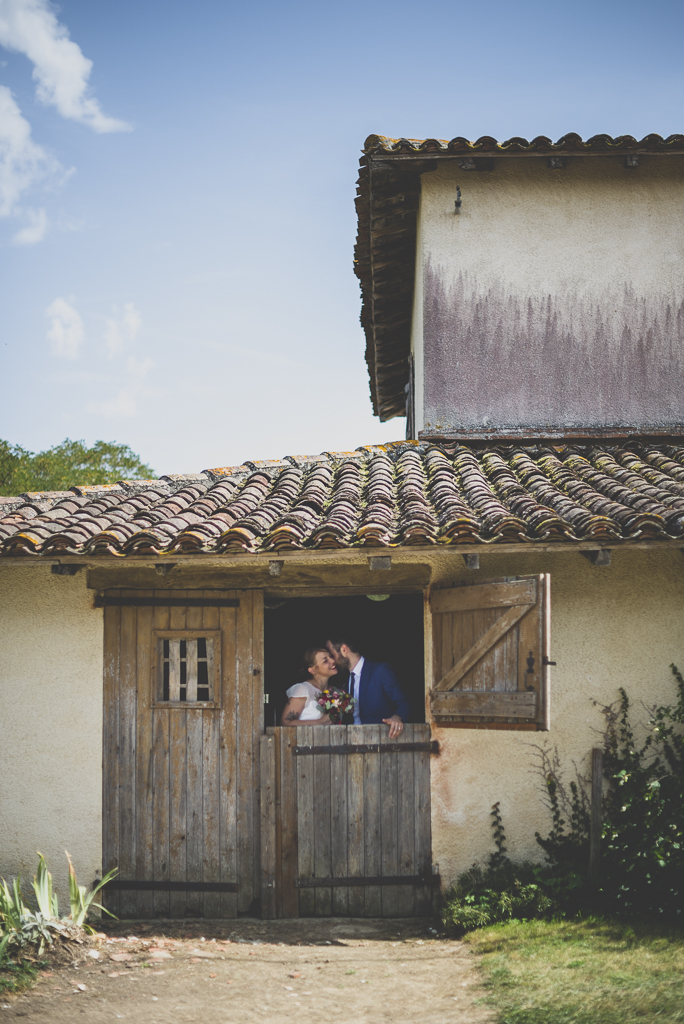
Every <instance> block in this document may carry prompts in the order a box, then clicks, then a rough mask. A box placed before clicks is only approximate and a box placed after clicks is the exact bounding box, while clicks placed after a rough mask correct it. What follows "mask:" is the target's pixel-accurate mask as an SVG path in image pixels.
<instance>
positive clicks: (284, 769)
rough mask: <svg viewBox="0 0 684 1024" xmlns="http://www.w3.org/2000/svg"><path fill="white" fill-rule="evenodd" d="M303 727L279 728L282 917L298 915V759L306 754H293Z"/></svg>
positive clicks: (305, 759) (301, 759)
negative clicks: (300, 755) (299, 755)
mask: <svg viewBox="0 0 684 1024" xmlns="http://www.w3.org/2000/svg"><path fill="white" fill-rule="evenodd" d="M303 728H304V726H290V727H288V728H283V729H281V730H280V786H279V795H280V835H281V856H280V892H281V898H282V914H283V917H299V896H298V890H297V868H298V861H299V858H298V851H297V841H298V827H297V816H298V804H299V792H298V782H299V778H298V771H297V769H298V764H297V762H298V761H308V760H310V759H309V758H307V757H299V758H298V757H295V754H294V748H295V746H296V745H297V743H298V742H299V738H298V734H299V733H300V732H301V730H302V729H303Z"/></svg>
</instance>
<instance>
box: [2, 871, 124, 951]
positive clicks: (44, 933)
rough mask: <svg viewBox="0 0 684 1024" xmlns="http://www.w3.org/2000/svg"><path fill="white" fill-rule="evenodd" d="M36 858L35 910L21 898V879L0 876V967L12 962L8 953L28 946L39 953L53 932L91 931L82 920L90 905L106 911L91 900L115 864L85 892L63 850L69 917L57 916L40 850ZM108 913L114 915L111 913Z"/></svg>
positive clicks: (48, 942)
mask: <svg viewBox="0 0 684 1024" xmlns="http://www.w3.org/2000/svg"><path fill="white" fill-rule="evenodd" d="M38 858H39V859H38V870H37V871H36V874H35V876H34V879H33V891H34V893H35V897H36V904H37V909H36V910H33V909H32V908H31V907H29V906H28V905H27V904H26V903H25V902H24V897H23V895H22V891H21V879H19V878H14V879H13V880H12V885H11V886H10V885H8V884H7V882H6V881H5V879H4V878H2V879H0V967H2V968H3V969H5V968H6V967H7V965H8V964H10V965H11V964H12V960H10V956H14V957H15V958H16V957H17V956H18V957H19V959H21V958H22V957H25V956H26V954H27V952H28V950H29V949H30V950H31V951H32V953H33V954H38V955H40V954H41V953H42V952H43V950H44V949H45V948H46V947H48V946H51V945H52V944H53V942H54V939H55V937H56V936H58V935H62V936H68V935H69V933H70V931H73V929H74V928H86V930H90V931H92V928H90V927H89V925H87V924H86V918H87V916H88V914H89V912H90V909H91V907H97V908H98V909H99V910H103V911H104V912H105V914H109V911H108V910H105V908H104V907H102V906H101V905H100V904H99V903H95V896H96V895H97V893H98V892H99V890H100V889H101V888H102V886H103V885H106V884H107V882H108V881H109V880H110V878H113V877H114V875H115V874H116V873H117V869H116V868H115V869H114V870H113V871H110V872H109V873H108V874H106V875H105V876H104V878H103V879H102V880H101V881H100V882H98V884H97V885H96V886H95V888H94V889H92V890H91V891H90V892H88V891H87V890H86V888H85V886H83V885H79V884H78V882H77V881H76V874H75V872H74V866H73V864H72V863H71V857H69V854H68V853H67V859H68V861H69V897H70V903H71V914H70V915H69V917H60V916H59V907H58V904H57V896H56V895H55V893H54V892H53V890H52V875H51V874H50V872H49V871H48V869H47V864H46V863H45V858H44V857H43V855H42V853H39V854H38ZM109 916H110V917H114V915H113V914H109Z"/></svg>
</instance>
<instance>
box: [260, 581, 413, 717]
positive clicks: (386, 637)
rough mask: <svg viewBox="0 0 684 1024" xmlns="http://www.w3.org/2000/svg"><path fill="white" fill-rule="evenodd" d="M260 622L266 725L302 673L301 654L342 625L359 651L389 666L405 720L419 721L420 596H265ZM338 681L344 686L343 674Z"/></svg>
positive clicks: (281, 705) (342, 630)
mask: <svg viewBox="0 0 684 1024" xmlns="http://www.w3.org/2000/svg"><path fill="white" fill-rule="evenodd" d="M264 618H265V621H264V648H265V651H264V654H265V664H264V669H265V678H264V688H265V692H266V693H267V694H268V696H269V702H268V704H267V705H266V706H265V708H264V711H265V715H264V717H265V721H266V725H278V724H279V723H280V715H281V713H282V710H283V708H284V707H285V702H286V700H287V697H286V696H285V691H286V690H287V689H288V687H290V686H293V685H294V684H295V683H301V682H302V680H304V679H305V678H306V675H305V673H304V670H303V665H302V655H303V653H304V651H305V650H306V648H307V647H312V646H318V645H319V644H320V645H323V644H324V643H325V641H326V640H327V639H328V638H329V637H331V636H332V635H333V634H335V633H340V632H344V631H345V630H347V631H349V632H350V633H352V634H353V635H354V636H356V637H358V640H359V645H360V646H361V653H362V654H363V655H364V656H365V657H366V658H369V659H370V660H371V661H384V662H387V663H388V664H389V665H391V666H392V668H393V669H394V672H395V674H396V676H397V679H398V681H399V684H400V686H401V688H402V690H403V691H404V693H405V694H406V696H407V697H408V699H409V701H410V702H411V721H412V722H424V721H425V662H424V651H423V595H422V593H420V594H391V595H390V596H389V597H387V598H386V599H385V600H382V601H379V600H371V599H370V598H368V597H366V596H365V595H361V596H357V597H297V598H292V599H290V600H285V599H283V600H282V601H279V600H278V598H276V597H273V598H269V599H267V601H266V610H265V616H264ZM337 680H338V681H339V683H338V685H346V682H347V677H346V675H345V674H344V673H342V672H341V673H340V674H339V676H337Z"/></svg>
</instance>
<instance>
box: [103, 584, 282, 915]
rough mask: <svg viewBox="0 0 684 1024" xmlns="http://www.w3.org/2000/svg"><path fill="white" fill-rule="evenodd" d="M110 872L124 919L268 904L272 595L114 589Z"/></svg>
mask: <svg viewBox="0 0 684 1024" xmlns="http://www.w3.org/2000/svg"><path fill="white" fill-rule="evenodd" d="M96 600H97V602H98V603H99V604H101V605H104V608H105V613H104V654H105V671H104V772H103V787H104V791H103V870H104V871H108V870H109V869H110V868H113V867H118V869H119V874H118V876H117V878H116V879H115V881H114V883H113V884H112V885H110V886H108V887H107V895H106V900H107V904H108V907H109V909H111V910H112V911H113V912H114V913H116V914H118V915H119V916H121V917H151V916H153V915H156V916H163V917H169V916H170V917H183V916H192V917H198V916H205V917H214V918H217V917H228V918H230V917H236V916H237V914H238V912H246V911H248V910H250V909H252V911H254V909H256V907H255V905H254V901H255V900H256V899H258V897H259V838H260V836H259V811H258V795H259V792H258V785H259V780H258V769H259V766H258V760H257V758H258V737H259V735H260V734H261V732H262V730H263V687H262V661H263V655H262V643H263V598H262V593H261V591H245V590H242V591H237V590H233V591H216V590H213V591H212V590H206V591H202V590H192V591H183V590H180V591H179V590H174V591H159V590H149V591H141V590H137V591H132V590H116V591H106V592H105V593H104V594H103V595H100V596H99V597H98V598H97V599H96Z"/></svg>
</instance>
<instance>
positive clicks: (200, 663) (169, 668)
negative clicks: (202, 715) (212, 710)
mask: <svg viewBox="0 0 684 1024" xmlns="http://www.w3.org/2000/svg"><path fill="white" fill-rule="evenodd" d="M156 648H157V650H156V654H157V668H156V679H157V687H156V691H157V692H156V699H155V701H154V703H155V704H157V705H163V706H166V707H183V708H188V707H204V708H206V707H218V706H219V693H218V685H217V684H218V672H217V668H218V663H219V658H218V648H219V636H218V634H216V633H214V634H212V633H202V634H200V633H189V632H182V633H175V634H174V633H170V632H169V633H167V632H164V633H157V634H156Z"/></svg>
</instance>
